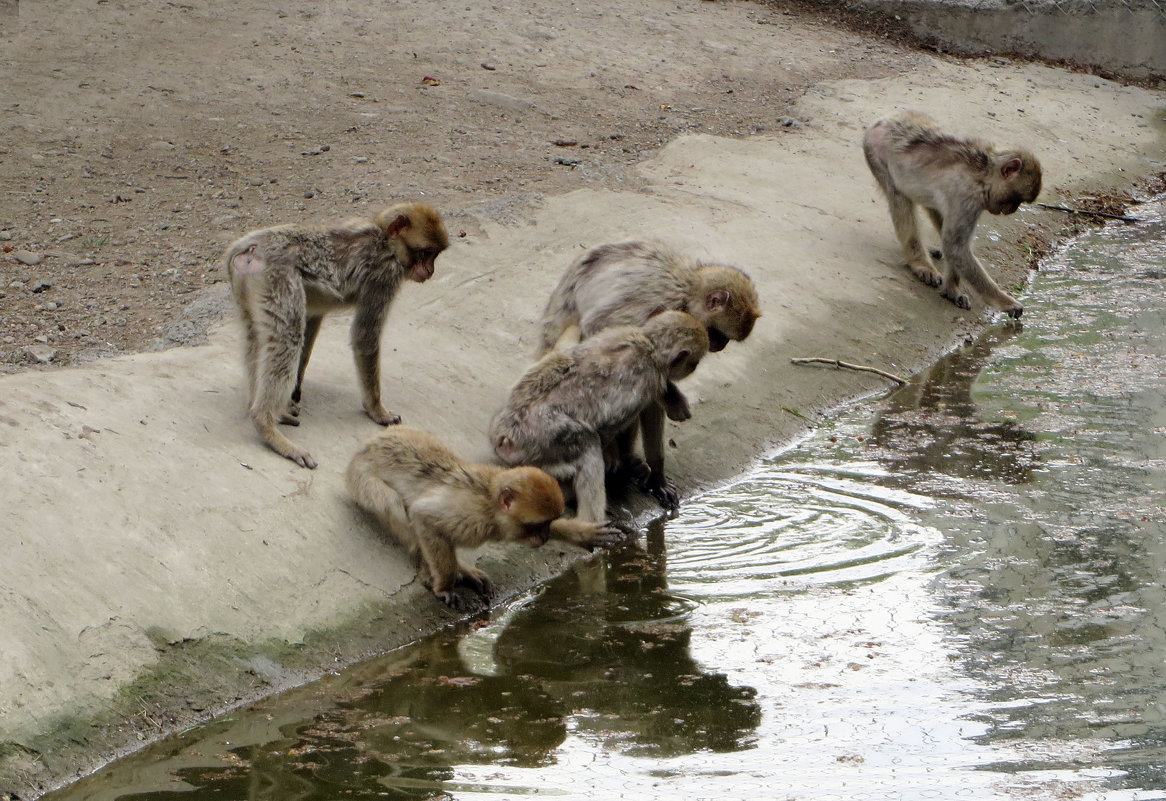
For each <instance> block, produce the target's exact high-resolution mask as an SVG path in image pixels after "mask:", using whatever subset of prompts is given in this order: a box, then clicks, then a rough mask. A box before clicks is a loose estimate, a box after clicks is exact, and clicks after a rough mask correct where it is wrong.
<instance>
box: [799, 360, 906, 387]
mask: <svg viewBox="0 0 1166 801" xmlns="http://www.w3.org/2000/svg"><path fill="white" fill-rule="evenodd" d="M790 361H791V362H793V363H794V364H831V365H833V366H835V367H845V368H846V369H847V370H858V371H859V372H861V373H874V374H875V375H881V376H882V377H883V378H889V379H890V380H891V381H894V382H895V383H896V384H898V385H899V386H902V385H903V384H906V383H907V379H905V378H899V376H897V375H895V374H894V373H888V372H887V371H886V370H880V369H879V368H877V367H867V366H866V365H865V364H851V363H850V362H844V361H840V360H838V359H827V358H824V357H822V356H808V357H805V358H801V359H790Z"/></svg>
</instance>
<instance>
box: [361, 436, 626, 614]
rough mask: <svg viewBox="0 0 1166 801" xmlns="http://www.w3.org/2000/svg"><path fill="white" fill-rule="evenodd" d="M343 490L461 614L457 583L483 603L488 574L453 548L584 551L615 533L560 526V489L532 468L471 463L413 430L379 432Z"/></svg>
mask: <svg viewBox="0 0 1166 801" xmlns="http://www.w3.org/2000/svg"><path fill="white" fill-rule="evenodd" d="M346 478H347V483H348V491H349V492H350V493H351V494H352V497H353V498H355V499H356V502H357V503H358V504H359V505H360V506H361V507H363V508H364V509H367V510H368V511H370V512H372V513H373V514H374V515H376V517H377V519H378V520H379V521H380V522H381V523H382V524H383V525H384V526H385V527H386V528H387V529H388V530H389V532H390V533H391V534H392V535H393V536H394V537H395V538H396V539H397V541H398V542H400V543H401V544H402V545H403V546H405V547H406V548H407V549H408V550H409V553H410V555H411V556H412V557H413V559H414V561H415V562H416V564H417V573H418V576H419V578H420V579H421V582H422V583H423V584H424V585H425V586H426V587H428V588H429V589H430V590H432V591H433V594H434V595H436V596H437V597H438V598H439V599H441V601H442V602H443V603H445V604H446V605H447V606H450V607H453V608H455V609H458V608H461V599H460V598H459V597H458V596H457V595H456V594H455V593H454V589H455V587H456V586H457V585H459V584H464V585H467V586H469V587H470V588H471V589H473V590H474V591H475V592H476V593H477V594H478V595H479V596H481V597H482V598H488V597H489V595H490V580H489V578H488V577H487V576H486V574H485V573H484V572H483V571H481V570H479V569H477V568H475V567H471V566H469V565H467V564H465V563H464V562H462V561H460V560H459V559H458V558H457V549H458V548H459V547H461V548H474V547H477V546H479V545H482V544H484V543H487V542H516V543H520V544H522V545H528V546H530V547H531V548H538V547H539V546H541V545H542V544H544V543H545V542H546V541H547V539H549V538H551V537H554V538H557V539H562V540H566V541H568V542H573V543H576V544H578V545H583V546H588V547H590V546H594V545H603V544H609V543H610V542H612V541H613V539H614V538H615V537H616V536H617V535H618V534H619V532H618V530H616V529H613V528H609V527H607V526H605V525H600V524H597V523H591V522H585V521H583V520H571V519H563V518H562V514H563V511H564V509H565V508H566V507H565V504H564V501H563V492H562V490H561V489H560V488H559V483H558V482H557V481H556V480H555V479H554V478H552V477H551V476H549V475H547V474H546V473H544V472H543V471H542V470H539V469H538V468H535V467H514V468H509V469H507V468H503V467H499V466H497V465H482V464H469V463H466V462H463V461H462V460H461V459H459V458H458V457H457V455H456V454H455V453H454V452H453V451H451V450H450V449H449V448H447V447H446V446H445V445H443V444H442V443H441V442H439V441H438V440H437V438H436V437H434V436H432V435H431V434H428V433H426V432H424V431H420V430H418V429H415V428H408V427H404V426H402V427H400V428H391V429H388V430H386V431H382V432H381V433H380V434H378V435H377V436H376V437H374V438H373V439H371V440H370V441H369V442H368V443H366V444H365V445H364V447H362V448H361V449H360V451H358V452H357V454H356V456H354V457H353V458H352V461H351V462H350V463H349V465H348V472H347V476H346Z"/></svg>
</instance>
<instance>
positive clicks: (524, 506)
mask: <svg viewBox="0 0 1166 801" xmlns="http://www.w3.org/2000/svg"><path fill="white" fill-rule="evenodd" d="M491 491H492V496H493V498H494V503H495V504H496V508H495V512H494V517H495V520H496V521H497V524H498V530H499V531H500V532H502V533H503V535H504V538H505V539H506V540H508V541H510V542H517V543H519V544H521V545H528V546H530V547H531V548H538V547H539V546H541V545H544V544H545V543H546V541H547V540H548V539H549V538H550V536H551V523H552V522H553V521H555V520H556V519H558V518H560V517H562V515H563V512H564V511H566V508H567V506H566V503H565V502H564V500H563V491H562V489H560V488H559V482H558V481H556V480H555V479H553V478H552V477H551V476H550V475H549V474H547V473H545V472H543V471H542V470H539V469H538V468H537V467H513V468H511V469H509V470H503V471H501V472H500V473H498V474H497V475H496V476H495V477H494V479H493V481H491Z"/></svg>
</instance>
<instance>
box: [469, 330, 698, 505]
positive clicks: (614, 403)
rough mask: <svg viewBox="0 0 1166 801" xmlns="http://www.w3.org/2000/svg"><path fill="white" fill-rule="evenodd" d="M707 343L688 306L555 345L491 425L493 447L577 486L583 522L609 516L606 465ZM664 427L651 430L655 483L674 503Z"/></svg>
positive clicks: (658, 493) (648, 447)
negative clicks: (667, 475) (624, 436)
mask: <svg viewBox="0 0 1166 801" xmlns="http://www.w3.org/2000/svg"><path fill="white" fill-rule="evenodd" d="M708 349H709V340H708V334H707V333H706V329H705V326H704V325H703V324H701V323H700V322H699V321H698V320H697V319H696V318H695V317H693V316H692V315H690V314H687V313H686V312H681V311H666V312H662V313H660V314H657V315H656V316H654V317H652V318H651V319H649V320H647V321H646V322H645V323H644V325H643V327H636V326H614V327H611V328H605V329H603V330H601V331H599V332H598V333H596V334H595V335H594V336H592V337H589V338H588V339H585V340H583V342H581V343H579V344H577V345H574V346H573V347H570V348H568V349H565V350H561V349H555V350H552V351H550V352H548V353H547V354H546V355H545V356H543V358H542V359H540V360H539V361H538V362H537V363H536V364H535V365H534V366H532V367H531V368H530V369H529V370H528V371H527V372H526V375H524V376H523V377H522V378H521V379H519V381H518V383H517V384H516V385H515V386H514V388H513V389H512V390H511V392H510V398H509V400H508V401H507V402H506V405H505V406H504V407H503V408H502V410H501V411H500V412H498V414H497V415H496V416H495V417H494V420H493V422H491V424H490V443H491V444H492V445H493V446H494V453H495V454H496V455H497V456H498V458H499V459H500V460H501V461H502V463H503V464H507V465H518V464H532V465H535V466H537V467H541V468H542V469H543V470H546V471H547V472H548V473H550V474H551V475H552V476H554V477H555V478H557V479H559V481H561V482H563V483H564V484H565V485H567V486H569V487H571V488H572V489H573V490H574V496H575V502H576V508H577V518H578V519H580V520H588V521H592V522H598V521H601V520H604V519H606V514H607V493H606V489H605V487H604V474H605V466H606V464H607V462H608V461H610V459H611V452H612V450H613V449H615V450H618V449H619V448H620V447H621V444H620V437H621V435H622V434H624V432H626V430H627V429H628V428H630V427H633V426H635V425H637V423H638V421H639V420H640V418H641V415H642V413H643V412H644V410H645V408H647V407H648V406H650V405H653V404H659V402H660V399H661V397H662V396H663V395H664V392H665V390H666V387H667V384H668V382H669V381H677V380H680V379H681V378H684V377H685V376H687V375H689V374H690V373H692V371H693V370H695V369H696V366H697V364H698V363H699V362H700V360H701V359H702V358H704V355H705V354H706V353H707V352H708ZM659 424H660V427H661V431H659V432H657V431H655V430H652V431H648V430H645V432H644V438H643V447H644V454H645V457H646V461H647V466H648V468H649V470H650V475H649V477H648V479H647V480H646V485H647V486H646V488H647V489H648V490H649V491H650V492H652V494H653V495H654V496H655V497H656V498H657V500H659V501H660V502H661V503H662V504H664V505H665V506H667V507H668V508H669V509H673V508H675V506H676V503H677V498H678V495H677V492H676V488H675V487H674V486H672V485H671V483H669V482H668V481H667V480H666V479H665V478H664V450H663V447H662V444H663V432H662V428H663V417H662V416H661V417H660V418H659ZM605 456H606V457H607V458H606V459H605ZM619 456H622V454H618V453H617V458H618V457H619Z"/></svg>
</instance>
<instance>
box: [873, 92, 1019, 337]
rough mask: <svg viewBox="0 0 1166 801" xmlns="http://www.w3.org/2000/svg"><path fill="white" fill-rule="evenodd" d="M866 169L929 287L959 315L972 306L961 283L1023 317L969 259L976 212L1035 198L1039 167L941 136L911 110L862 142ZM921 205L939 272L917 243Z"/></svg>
mask: <svg viewBox="0 0 1166 801" xmlns="http://www.w3.org/2000/svg"><path fill="white" fill-rule="evenodd" d="M863 153H864V154H865V155H866V161H867V164H868V165H869V166H870V170H871V172H872V173H873V174H874V176H875V179H876V180H877V181H878V183H879V187H880V188H881V189H882V190H883V193H884V194H885V195H886V198H887V204H888V205H889V206H890V210H891V220H892V222H893V223H894V227H895V234H896V236H897V237H898V239H899V242H900V244H901V245H902V247H903V252H904V255H905V257H906V261H907V266H908V267H909V268H910V269H911V271H912V272H913V273H914V275H915V277H916V278H918V279H919V280H920V281H922V282H924V283H925V284H928V285H929V286H942V287H943V288H942V294H943V296H944V297H945V298H947V299H948V300H950V301H951V302H952V303H954V304H956V305H957V306H959V307H960V308H961V309H970V308H971V305H972V304H971V301H970V300H969V298H968V296H967V294H966V293H965V292H963V291H962V289H961V283H963V282H966V283H967V284H969V285H971V287H972V288H973V289H974V290H975V291H976V292H977V293H979V294H980V295H981V296H982V297H983V298H984V299H985V300H986V301H987V302H988V303H990V304H992V305H993V306H995V307H996V308H998V309H1000V310H1001V311H1003V312H1005V313H1006V314H1008V315H1009V316H1010V317H1020V315H1021V314H1023V312H1024V307H1023V306H1022V305H1021V303H1020V301H1018V300H1017V299H1016V298H1014V297H1012V296H1011V295H1009V294H1008V293H1007V292H1005V291H1003V290H1002V289H1000V287H999V286H997V284H996V282H995V281H993V280H992V278H991V276H989V275H988V273H987V272H985V271H984V268H983V266H982V265H981V264H980V262H979V261H978V260H977V259H976V257H975V255H974V254H973V253H972V238H973V236H974V235H975V231H976V223H977V221H978V220H979V217H980V213H981V212H983V211H987V212H989V213H991V214H1012V213H1014V212H1015V211H1016V210H1017V209H1018V208H1019V207H1020V204H1021V203H1031V202H1032V201H1033V200H1035V199H1036V197H1037V195H1038V194H1040V188H1041V166H1040V162H1039V161H1037V159H1036V157H1035V156H1034V155H1033V154H1032V153H1030V152H1028V151H1027V150H1021V149H1019V148H1012V149H1005V150H999V149H997V148H995V147H993V146H992V145H990V144H988V143H987V142H984V141H982V140H979V139H962V138H959V137H956V136H952V135H951V134H947V133H944V132H942V131H940V130H939V129H938V128H937V127H936V125H935V122H934V121H933V120H932V119H931V118H929V117H927V116H925V115H923V114H918V113H915V112H905V113H903V114H900V115H898V116H895V117H889V118H887V119H884V120H879V121H878V122H876V123H875V124H874V125H872V126H871V127H870V128H868V129H867V131H866V134H865V135H864V137H863ZM916 205H919V206H922V207H923V208H924V209H925V210H926V212H927V215H928V217H929V218H930V219H931V222H932V224H933V225H934V226H935V229H936V231H938V232H939V235H940V239H941V240H942V251H941V253H942V257H943V261H944V264H945V265H946V268H945V272H944V275H943V276H940V275H939V273H938V272H936V270H935V268H934V266H933V265H932V263H931V260H930V259H929V258H928V255H927V253H926V252H925V250H924V248H923V244H922V241H921V240H920V237H919V228H918V222H917V220H916V217H915V206H916Z"/></svg>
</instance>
